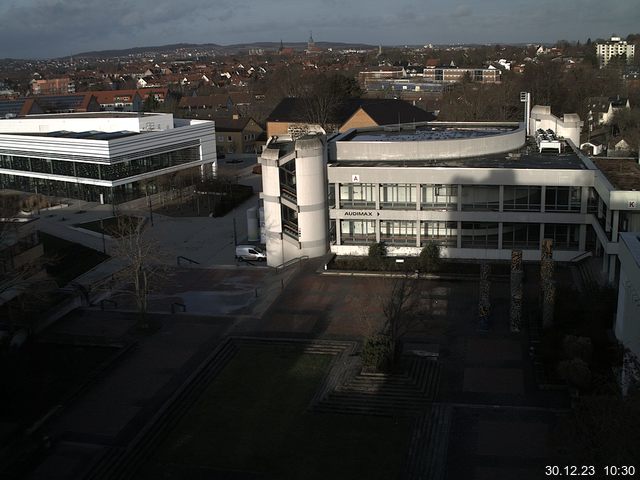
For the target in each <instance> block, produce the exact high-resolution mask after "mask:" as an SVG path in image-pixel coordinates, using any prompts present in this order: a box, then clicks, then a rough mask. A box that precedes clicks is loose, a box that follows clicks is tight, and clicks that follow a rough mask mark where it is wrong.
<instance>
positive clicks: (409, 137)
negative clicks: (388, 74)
mask: <svg viewBox="0 0 640 480" xmlns="http://www.w3.org/2000/svg"><path fill="white" fill-rule="evenodd" d="M518 128H519V126H518V125H491V126H489V125H487V126H481V125H477V126H475V125H467V126H463V125H455V124H449V125H446V124H445V125H424V124H422V125H416V126H415V127H412V126H411V125H406V124H404V125H402V126H398V127H394V126H387V127H382V128H378V129H375V130H373V129H372V130H368V131H367V130H366V129H362V130H355V131H353V132H351V134H347V135H345V136H344V137H342V138H340V139H338V141H350V142H421V141H433V140H458V139H464V138H480V137H491V136H495V135H500V134H501V133H509V132H513V131H515V130H517V129H518Z"/></svg>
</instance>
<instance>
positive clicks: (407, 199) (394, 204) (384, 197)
mask: <svg viewBox="0 0 640 480" xmlns="http://www.w3.org/2000/svg"><path fill="white" fill-rule="evenodd" d="M380 208H390V209H398V210H404V209H409V208H411V209H414V210H415V208H416V186H415V185H410V184H406V183H399V184H382V185H380Z"/></svg>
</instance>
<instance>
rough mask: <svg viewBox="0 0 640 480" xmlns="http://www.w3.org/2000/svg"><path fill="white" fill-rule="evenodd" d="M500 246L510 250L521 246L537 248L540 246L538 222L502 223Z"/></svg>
mask: <svg viewBox="0 0 640 480" xmlns="http://www.w3.org/2000/svg"><path fill="white" fill-rule="evenodd" d="M502 248H505V249H508V250H511V249H514V248H522V249H525V250H537V249H539V248H540V224H538V223H503V224H502Z"/></svg>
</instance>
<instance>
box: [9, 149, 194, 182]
mask: <svg viewBox="0 0 640 480" xmlns="http://www.w3.org/2000/svg"><path fill="white" fill-rule="evenodd" d="M199 160H200V153H199V148H198V147H189V148H185V149H181V150H176V151H173V152H167V153H161V154H156V155H149V156H145V157H142V158H136V159H133V160H126V161H123V162H118V163H112V164H101V163H88V162H78V161H71V160H69V161H67V160H51V159H47V158H38V157H17V156H15V155H0V168H4V169H7V170H16V171H22V172H36V173H48V174H54V175H65V176H68V177H76V178H87V179H92V180H109V181H115V180H122V179H125V178H128V177H133V176H135V175H141V174H143V173H150V172H155V171H156V170H162V169H163V168H170V167H175V166H177V165H183V164H185V163H191V162H197V161H199Z"/></svg>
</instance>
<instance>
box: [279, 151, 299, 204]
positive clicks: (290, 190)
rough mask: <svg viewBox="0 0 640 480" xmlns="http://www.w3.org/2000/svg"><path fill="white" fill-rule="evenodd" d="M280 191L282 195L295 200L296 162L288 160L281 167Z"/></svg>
mask: <svg viewBox="0 0 640 480" xmlns="http://www.w3.org/2000/svg"><path fill="white" fill-rule="evenodd" d="M280 191H281V193H282V196H283V197H285V198H289V200H291V201H293V202H295V201H296V198H297V195H298V193H297V190H296V162H293V161H291V162H288V163H285V164H284V165H282V166H281V167H280Z"/></svg>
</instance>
